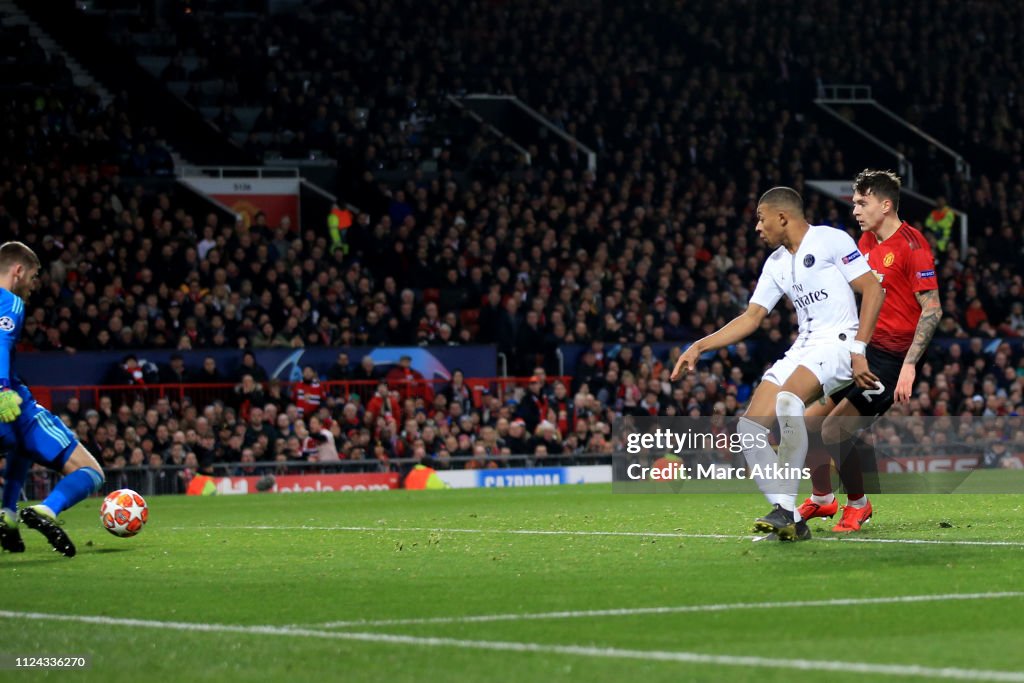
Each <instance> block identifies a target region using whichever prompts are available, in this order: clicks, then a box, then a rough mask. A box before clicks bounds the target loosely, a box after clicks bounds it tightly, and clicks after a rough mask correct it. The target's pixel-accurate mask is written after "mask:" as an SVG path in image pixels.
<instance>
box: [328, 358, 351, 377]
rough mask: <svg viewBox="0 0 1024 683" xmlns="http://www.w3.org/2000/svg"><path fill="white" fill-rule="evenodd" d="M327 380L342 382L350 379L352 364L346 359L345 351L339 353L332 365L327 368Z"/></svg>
mask: <svg viewBox="0 0 1024 683" xmlns="http://www.w3.org/2000/svg"><path fill="white" fill-rule="evenodd" d="M326 377H327V381H329V382H342V381H345V380H349V379H352V378H353V377H352V364H351V363H350V362H349V360H348V354H347V353H344V352H342V353H339V354H338V358H337V359H336V360H335V361H334V365H332V366H331V367H330V368H328V369H327V375H326Z"/></svg>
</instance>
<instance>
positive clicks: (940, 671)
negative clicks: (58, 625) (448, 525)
mask: <svg viewBox="0 0 1024 683" xmlns="http://www.w3.org/2000/svg"><path fill="white" fill-rule="evenodd" d="M0 618H7V619H31V620H39V621H68V622H78V623H84V624H101V625H105V626H130V627H132V628H153V629H164V630H171V631H187V632H202V633H240V634H249V635H272V636H290V637H296V638H323V639H328V640H347V641H356V642H364V643H377V644H388V645H412V646H420V647H434V648H436V647H451V648H458V649H463V650H485V651H502V652H525V653H531V654H550V655H568V656H575V657H593V658H604V659H635V660H642V661H648V662H674V663H680V664H707V665H713V666H728V667H748V668H761V669H796V670H800V671H814V672H821V671H835V672H840V673H861V674H878V675H883V676H902V677H915V678H932V679H935V678H941V679H947V680H958V681H998V682H1000V683H1024V673H1021V672H1017V671H997V670H986V669H962V668H958V667H944V668H936V667H929V666H919V665H917V664H873V663H868V662H846V661H829V660H815V659H789V658H787V659H774V658H770V657H747V656H736V655H714V654H705V653H700V652H673V651H664V650H628V649H623V648H613V647H607V648H605V647H596V646H590V645H550V644H546V643H521V642H514V641H491V640H460V639H457V638H437V637H419V636H405V635H397V634H390V633H354V632H347V631H316V630H311V629H295V628H286V627H281V626H270V625H264V626H241V625H235V624H203V623H193V622H182V621H151V620H146V619H119V618H114V617H103V616H85V615H77V614H46V613H41V612H14V611H9V610H2V611H0Z"/></svg>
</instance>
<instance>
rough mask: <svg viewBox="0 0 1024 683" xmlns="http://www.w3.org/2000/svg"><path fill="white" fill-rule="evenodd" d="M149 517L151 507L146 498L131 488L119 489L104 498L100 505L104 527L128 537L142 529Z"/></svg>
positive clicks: (113, 532) (118, 534) (116, 534)
mask: <svg viewBox="0 0 1024 683" xmlns="http://www.w3.org/2000/svg"><path fill="white" fill-rule="evenodd" d="M148 519H149V507H148V506H147V505H146V501H145V499H144V498H143V497H142V496H140V495H139V494H137V493H135V491H132V490H131V489H118V490H117V491H114V492H113V493H111V494H109V495H108V496H107V497H106V498H104V499H103V505H101V506H100V521H101V522H103V528H104V529H106V530H107V531H109V532H110V533H112V534H114V535H115V536H121V537H122V538H127V537H129V536H134V535H135V534H137V533H139V532H140V531H142V527H144V526H145V525H146V521H147V520H148Z"/></svg>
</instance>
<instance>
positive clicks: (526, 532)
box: [164, 525, 1024, 548]
mask: <svg viewBox="0 0 1024 683" xmlns="http://www.w3.org/2000/svg"><path fill="white" fill-rule="evenodd" d="M164 528H165V529H167V530H169V531H190V532H195V531H217V530H229V531H360V532H361V531H376V532H395V533H407V532H408V533H412V532H424V531H427V532H437V533H448V534H514V535H521V536H626V537H637V538H696V539H701V538H703V539H716V540H736V539H747V540H749V539H750V538H751V537H752V535H751V534H743V535H738V534H684V533H671V532H646V531H583V530H555V529H445V528H442V527H408V526H407V527H388V526H270V525H252V526H199V527H191V526H190V527H184V526H175V527H164ZM813 540H815V541H829V542H834V543H895V544H900V545H903V544H906V545H965V546H991V547H1009V548H1021V547H1024V541H958V540H941V539H934V540H933V539H923V538H866V537H853V538H850V537H846V536H844V537H833V536H828V537H820V536H819V537H816V538H815V539H813Z"/></svg>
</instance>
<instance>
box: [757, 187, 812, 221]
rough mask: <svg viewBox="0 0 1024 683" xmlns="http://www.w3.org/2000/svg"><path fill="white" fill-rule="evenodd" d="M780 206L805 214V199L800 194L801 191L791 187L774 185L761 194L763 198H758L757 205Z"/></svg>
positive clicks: (798, 213) (801, 214)
mask: <svg viewBox="0 0 1024 683" xmlns="http://www.w3.org/2000/svg"><path fill="white" fill-rule="evenodd" d="M767 204H771V205H772V206H778V207H781V208H783V209H789V210H790V211H793V212H794V213H796V214H797V215H800V216H803V215H804V200H803V198H802V197H801V196H800V193H799V192H797V191H796V190H794V189H793V188H791V187H782V186H779V187H773V188H772V189H770V190H768V191H767V192H765V193H764V194H763V195H761V199H759V200H758V202H757V205H758V206H762V205H767Z"/></svg>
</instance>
